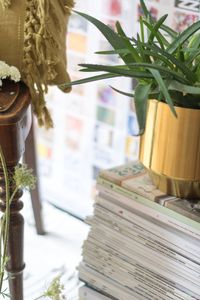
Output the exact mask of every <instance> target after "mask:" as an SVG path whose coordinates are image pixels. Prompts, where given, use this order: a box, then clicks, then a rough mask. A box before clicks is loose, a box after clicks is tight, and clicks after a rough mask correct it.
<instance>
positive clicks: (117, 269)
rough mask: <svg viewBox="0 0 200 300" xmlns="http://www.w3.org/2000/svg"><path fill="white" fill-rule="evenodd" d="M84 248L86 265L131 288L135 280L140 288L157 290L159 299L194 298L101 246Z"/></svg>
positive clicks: (188, 299)
mask: <svg viewBox="0 0 200 300" xmlns="http://www.w3.org/2000/svg"><path fill="white" fill-rule="evenodd" d="M88 249H89V247H88V248H85V251H84V261H85V263H86V264H87V265H88V266H91V267H92V268H94V269H96V270H97V271H99V272H103V274H104V275H106V274H107V276H109V277H111V278H113V279H114V278H116V280H117V281H118V282H119V283H120V284H123V285H124V286H127V287H130V288H132V286H133V285H132V283H133V281H135V282H136V283H137V285H138V287H140V288H141V289H143V290H144V291H145V290H149V292H150V293H151V292H153V293H154V292H157V294H158V295H159V296H160V299H165V300H169V299H173V300H185V299H187V300H193V299H194V298H193V297H191V296H189V295H186V294H185V293H184V292H182V291H180V290H178V289H176V288H174V287H172V286H169V285H168V284H167V283H165V282H162V281H161V280H159V278H157V277H156V276H153V275H152V273H150V272H148V270H146V269H141V268H139V266H138V265H135V266H133V265H131V264H129V263H127V262H126V261H123V260H121V259H119V258H118V257H116V256H113V255H111V254H110V253H108V252H106V251H104V250H103V249H101V248H95V247H93V248H92V250H88Z"/></svg>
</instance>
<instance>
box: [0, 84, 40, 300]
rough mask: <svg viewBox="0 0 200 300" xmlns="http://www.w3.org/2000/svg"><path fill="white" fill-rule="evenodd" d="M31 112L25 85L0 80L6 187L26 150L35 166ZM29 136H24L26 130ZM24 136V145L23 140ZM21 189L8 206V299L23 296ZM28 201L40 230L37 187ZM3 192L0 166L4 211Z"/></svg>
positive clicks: (0, 198) (1, 199)
mask: <svg viewBox="0 0 200 300" xmlns="http://www.w3.org/2000/svg"><path fill="white" fill-rule="evenodd" d="M31 123H32V114H31V105H30V94H29V90H28V88H27V87H26V86H25V85H24V84H23V83H19V84H15V83H13V82H11V81H4V83H3V87H2V88H1V90H0V145H1V148H2V151H3V153H4V157H5V161H6V165H7V169H8V172H9V176H10V179H11V180H10V189H11V190H13V189H14V188H15V187H14V184H13V180H12V176H13V173H14V168H15V166H16V165H17V164H18V163H19V160H20V159H21V157H22V156H23V154H24V152H25V153H26V162H27V164H28V166H30V167H32V168H33V169H34V170H36V163H35V162H36V159H35V151H34V138H33V129H32V130H31V131H30V129H31ZM29 132H30V136H29V137H28V133H29ZM27 137H28V140H29V142H27V145H26V147H27V149H26V151H25V141H26V139H27ZM22 194H23V193H22V191H21V190H19V191H18V192H17V193H16V196H15V197H14V199H13V202H12V204H11V207H10V226H9V237H8V253H7V255H8V257H9V261H8V263H7V266H6V268H7V271H8V277H9V288H10V296H11V300H23V299H24V298H23V270H24V268H25V264H24V259H23V236H24V233H23V232H24V219H23V216H22V215H21V213H20V210H21V209H22V208H23V203H22V201H21V200H20V198H21V196H22ZM31 196H32V205H33V210H34V215H35V220H36V225H37V231H38V233H40V234H41V233H44V230H43V226H42V219H41V205H40V203H39V193H38V190H36V191H35V192H32V195H31ZM5 208H6V192H5V179H4V175H3V170H2V167H1V166H0V210H1V211H3V212H4V211H5Z"/></svg>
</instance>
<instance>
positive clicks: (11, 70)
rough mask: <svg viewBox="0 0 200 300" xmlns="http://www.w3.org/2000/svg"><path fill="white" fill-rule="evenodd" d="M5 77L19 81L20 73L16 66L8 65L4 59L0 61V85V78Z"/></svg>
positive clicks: (0, 81)
mask: <svg viewBox="0 0 200 300" xmlns="http://www.w3.org/2000/svg"><path fill="white" fill-rule="evenodd" d="M5 78H9V79H11V80H13V81H15V82H17V81H20V79H21V75H20V72H19V70H18V69H17V68H16V67H14V66H9V65H7V64H6V63H5V62H4V61H0V86H1V85H2V79H5Z"/></svg>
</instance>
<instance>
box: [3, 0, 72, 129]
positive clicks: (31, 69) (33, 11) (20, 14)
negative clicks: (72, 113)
mask: <svg viewBox="0 0 200 300" xmlns="http://www.w3.org/2000/svg"><path fill="white" fill-rule="evenodd" d="M73 5H74V1H73V0H0V60H3V61H5V62H6V63H8V64H10V65H13V66H16V67H17V68H18V69H19V70H20V72H21V76H22V80H23V81H24V82H25V83H26V84H27V85H28V87H29V89H30V93H31V97H32V103H33V111H34V113H35V114H36V116H37V118H38V122H39V124H40V125H45V126H46V127H47V128H48V127H52V125H53V124H52V120H51V117H50V115H49V112H48V110H47V108H46V103H45V99H44V95H45V93H46V92H47V86H48V85H60V84H63V83H66V82H69V81H70V78H69V75H68V74H67V72H66V34H67V21H68V17H69V15H70V12H71V9H72V7H73ZM69 91H70V89H67V90H65V91H64V92H69Z"/></svg>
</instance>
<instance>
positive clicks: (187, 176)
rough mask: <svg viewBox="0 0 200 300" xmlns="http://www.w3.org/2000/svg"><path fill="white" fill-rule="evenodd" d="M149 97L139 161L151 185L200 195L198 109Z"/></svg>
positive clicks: (178, 193)
mask: <svg viewBox="0 0 200 300" xmlns="http://www.w3.org/2000/svg"><path fill="white" fill-rule="evenodd" d="M175 109H176V113H177V118H176V117H175V116H174V115H173V114H172V112H171V111H170V109H169V107H168V105H167V104H165V103H162V102H158V101H157V100H149V105H148V112H147V121H146V129H145V133H144V134H143V135H142V137H141V142H140V161H141V162H142V163H143V165H144V166H145V167H146V168H147V169H148V170H149V174H150V176H151V177H152V179H153V182H154V183H155V185H156V186H157V187H158V188H159V189H160V190H162V191H163V192H164V193H166V194H169V195H174V196H177V197H180V198H200V110H198V109H189V108H182V107H176V108H175Z"/></svg>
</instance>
